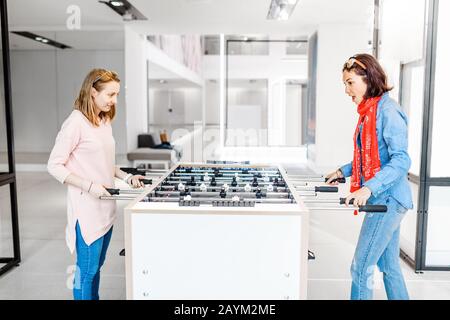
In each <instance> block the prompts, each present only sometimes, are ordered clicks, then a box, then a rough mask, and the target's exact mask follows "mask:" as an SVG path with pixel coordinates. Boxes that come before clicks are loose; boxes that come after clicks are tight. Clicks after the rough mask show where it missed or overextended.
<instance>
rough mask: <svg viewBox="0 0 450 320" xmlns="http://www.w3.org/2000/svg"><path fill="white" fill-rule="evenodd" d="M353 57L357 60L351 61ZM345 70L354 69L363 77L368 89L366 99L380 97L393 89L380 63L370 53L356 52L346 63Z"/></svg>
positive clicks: (343, 69)
mask: <svg viewBox="0 0 450 320" xmlns="http://www.w3.org/2000/svg"><path fill="white" fill-rule="evenodd" d="M352 58H353V59H355V60H356V62H354V63H351V61H352V60H351V59H352ZM349 61H350V63H349ZM358 62H359V63H358ZM361 64H362V65H361ZM364 67H365V68H364ZM344 71H348V72H350V71H353V72H354V73H356V74H357V75H359V76H362V77H363V80H364V82H365V83H366V84H367V91H366V94H365V96H364V98H365V99H368V98H373V97H379V96H381V95H382V94H383V93H385V92H388V91H391V90H392V89H393V87H391V86H389V85H388V84H387V76H386V73H385V72H384V70H383V68H382V67H381V65H380V63H379V62H378V61H377V59H375V58H374V57H373V56H371V55H370V54H366V53H361V54H355V55H354V56H353V57H351V58H350V59H349V60H347V62H346V63H345V64H344V67H343V68H342V72H344Z"/></svg>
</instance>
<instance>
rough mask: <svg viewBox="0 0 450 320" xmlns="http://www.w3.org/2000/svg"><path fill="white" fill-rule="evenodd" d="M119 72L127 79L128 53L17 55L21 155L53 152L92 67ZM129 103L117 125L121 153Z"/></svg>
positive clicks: (14, 98) (16, 103) (120, 104)
mask: <svg viewBox="0 0 450 320" xmlns="http://www.w3.org/2000/svg"><path fill="white" fill-rule="evenodd" d="M94 67H97V68H99V67H101V68H107V69H112V70H115V71H117V72H118V73H119V77H120V78H121V80H122V89H121V90H122V91H123V79H124V59H123V51H102V50H67V51H63V50H56V51H47V50H45V51H44V50H23V51H22V50H12V51H11V81H12V85H11V86H12V105H13V117H14V143H15V151H16V152H43V153H47V152H48V153H49V152H50V151H51V149H52V147H53V144H54V142H55V137H56V134H57V132H58V130H59V129H60V127H61V124H62V122H63V121H64V120H65V118H66V117H67V116H68V115H69V114H70V112H71V111H72V109H73V104H74V101H75V98H76V95H77V94H78V91H79V89H80V87H81V83H82V81H83V80H84V77H85V76H86V74H87V73H88V72H89V70H90V69H91V68H94ZM124 108H125V103H124V98H123V95H122V96H119V100H118V108H117V115H116V118H115V120H114V122H113V133H114V137H115V139H116V143H117V144H116V153H125V151H126V137H125V135H124V132H125V112H124Z"/></svg>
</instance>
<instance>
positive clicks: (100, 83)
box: [74, 69, 120, 127]
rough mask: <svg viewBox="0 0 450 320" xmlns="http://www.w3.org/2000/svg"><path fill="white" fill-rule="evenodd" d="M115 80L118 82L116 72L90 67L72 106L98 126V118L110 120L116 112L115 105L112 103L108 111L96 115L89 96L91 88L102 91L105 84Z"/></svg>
mask: <svg viewBox="0 0 450 320" xmlns="http://www.w3.org/2000/svg"><path fill="white" fill-rule="evenodd" d="M110 81H115V82H119V83H120V79H119V76H118V74H117V73H116V72H114V71H111V70H106V69H92V70H91V71H90V72H89V73H88V74H87V76H86V78H84V81H83V84H82V85H81V89H80V93H79V94H78V98H77V99H76V100H75V105H74V108H75V109H76V110H78V111H80V112H81V113H83V114H84V116H85V117H86V118H87V119H88V120H89V121H90V122H91V123H92V124H93V125H94V126H97V127H98V126H99V125H100V121H99V118H100V120H104V119H107V120H109V121H112V119H114V116H115V114H116V106H115V105H113V106H112V107H111V109H110V110H109V111H108V112H103V111H101V112H100V114H99V116H98V117H97V116H96V114H95V104H94V101H93V99H92V96H91V88H94V89H95V90H97V91H99V92H100V91H102V90H103V89H104V88H105V84H106V83H108V82H110Z"/></svg>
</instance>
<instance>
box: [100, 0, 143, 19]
mask: <svg viewBox="0 0 450 320" xmlns="http://www.w3.org/2000/svg"><path fill="white" fill-rule="evenodd" d="M98 2H100V3H103V4H105V5H107V6H108V7H110V8H111V9H112V10H114V12H116V13H117V14H119V15H120V16H121V17H122V19H123V20H124V21H131V20H147V18H146V17H145V16H144V15H143V14H142V13H141V12H140V11H139V10H138V9H136V8H135V7H134V6H133V5H132V4H131V3H130V2H129V1H127V0H121V1H117V0H116V1H111V0H110V1H102V0H99V1H98Z"/></svg>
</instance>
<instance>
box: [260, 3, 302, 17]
mask: <svg viewBox="0 0 450 320" xmlns="http://www.w3.org/2000/svg"><path fill="white" fill-rule="evenodd" d="M297 2H298V0H272V1H271V3H270V7H269V12H268V13H267V19H270V20H288V19H289V17H290V16H291V14H292V12H293V11H294V8H295V6H296V5H297Z"/></svg>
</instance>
